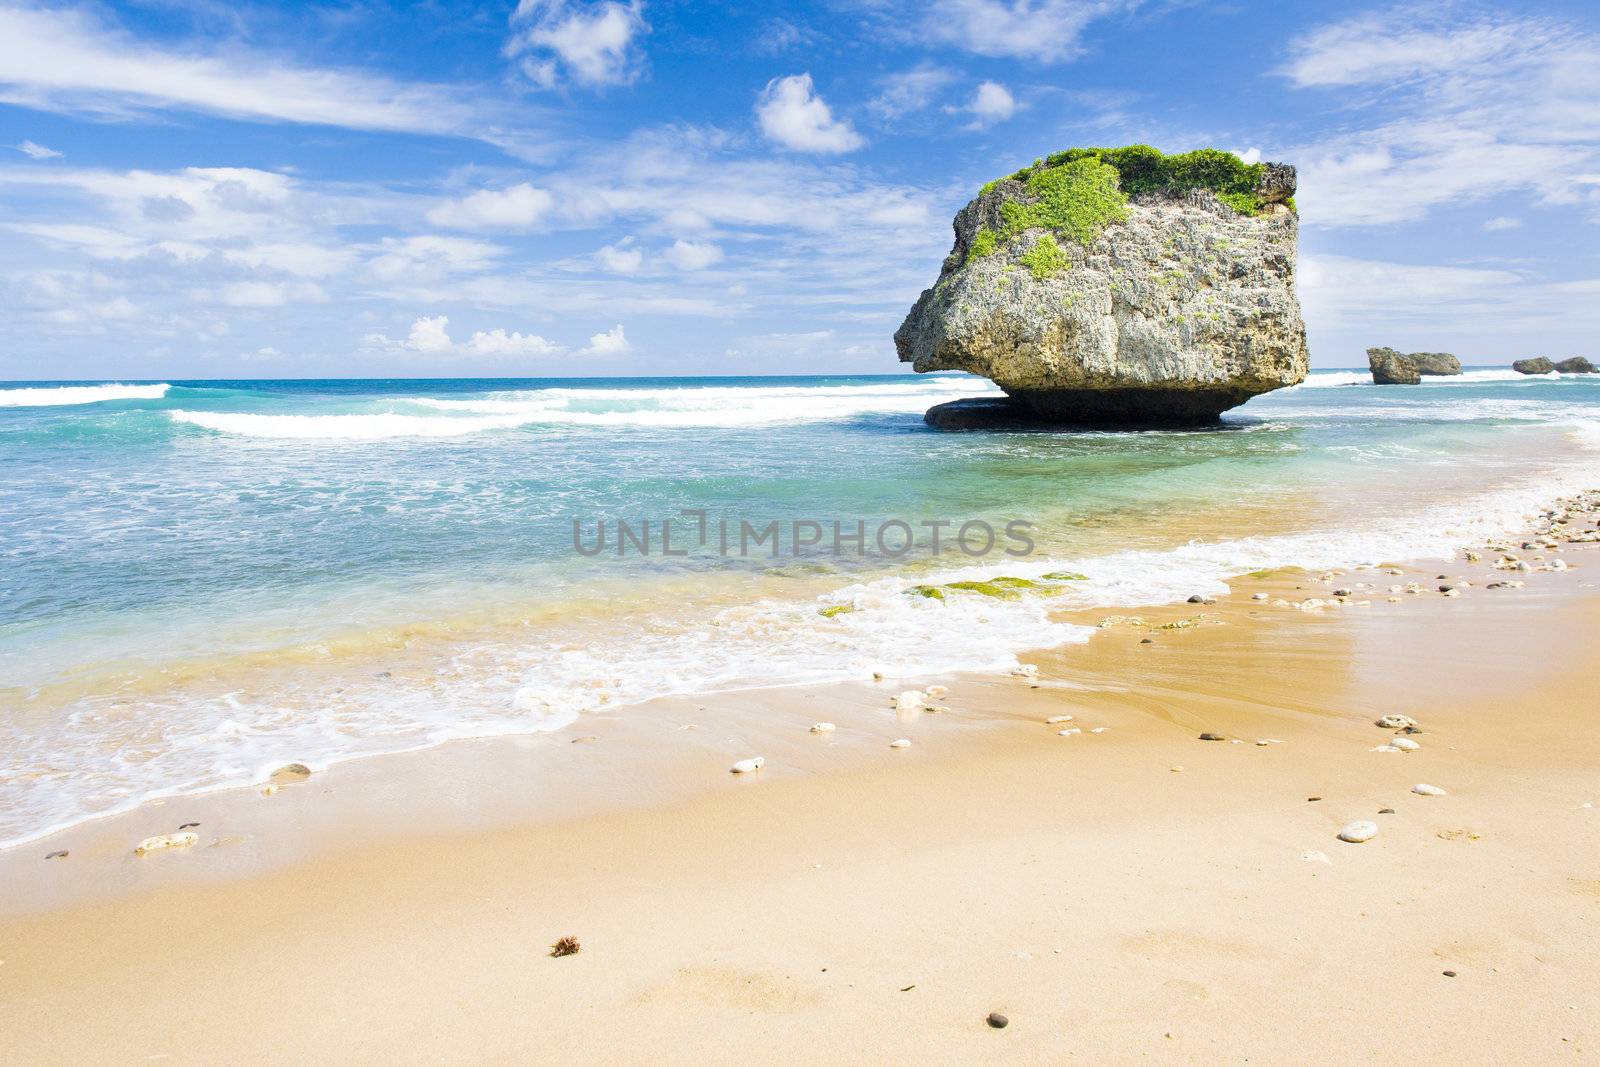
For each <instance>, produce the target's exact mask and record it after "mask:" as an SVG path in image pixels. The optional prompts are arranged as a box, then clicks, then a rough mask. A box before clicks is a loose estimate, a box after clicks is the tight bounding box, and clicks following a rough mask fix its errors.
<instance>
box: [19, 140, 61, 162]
mask: <svg viewBox="0 0 1600 1067" xmlns="http://www.w3.org/2000/svg"><path fill="white" fill-rule="evenodd" d="M11 147H12V148H15V149H16V150H17V151H18V152H21V153H22V154H23V155H25V156H27V157H28V158H29V159H60V158H61V153H60V152H57V151H56V150H55V149H54V148H46V147H45V146H44V145H42V144H35V143H34V142H33V141H23V142H22V143H21V144H14V145H12V146H11Z"/></svg>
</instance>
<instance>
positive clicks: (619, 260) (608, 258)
mask: <svg viewBox="0 0 1600 1067" xmlns="http://www.w3.org/2000/svg"><path fill="white" fill-rule="evenodd" d="M594 261H595V262H596V263H598V264H599V265H600V269H601V270H607V271H610V272H611V273H612V274H637V273H639V268H641V267H643V266H644V250H643V249H641V248H639V247H638V246H636V245H635V244H634V243H633V238H632V237H624V238H623V239H622V240H620V241H618V242H617V243H616V244H610V245H606V246H605V247H603V248H601V249H600V250H599V251H597V252H595V254H594Z"/></svg>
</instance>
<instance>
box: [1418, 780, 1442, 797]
mask: <svg viewBox="0 0 1600 1067" xmlns="http://www.w3.org/2000/svg"><path fill="white" fill-rule="evenodd" d="M1411 791H1412V792H1413V793H1415V794H1417V796H1419V797H1442V796H1444V795H1445V791H1444V790H1443V789H1440V788H1439V787H1438V786H1436V785H1429V784H1427V783H1426V782H1421V783H1418V784H1417V785H1414V786H1412V787H1411Z"/></svg>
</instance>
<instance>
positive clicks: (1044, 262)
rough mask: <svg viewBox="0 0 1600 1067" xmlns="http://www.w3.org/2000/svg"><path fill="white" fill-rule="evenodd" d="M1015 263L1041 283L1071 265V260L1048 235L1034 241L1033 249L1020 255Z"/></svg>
mask: <svg viewBox="0 0 1600 1067" xmlns="http://www.w3.org/2000/svg"><path fill="white" fill-rule="evenodd" d="M1017 262H1019V263H1021V264H1022V265H1023V266H1024V267H1027V268H1028V270H1030V271H1032V272H1033V277H1034V280H1035V281H1041V282H1042V281H1044V280H1045V279H1046V278H1049V277H1051V276H1053V275H1056V274H1060V273H1061V272H1062V271H1064V270H1066V269H1067V268H1068V267H1070V266H1071V265H1072V260H1071V259H1069V258H1067V254H1066V253H1065V252H1063V251H1062V250H1061V246H1060V245H1058V244H1056V240H1055V238H1054V237H1051V236H1050V235H1049V234H1045V235H1044V236H1043V237H1041V238H1039V239H1038V240H1037V241H1035V242H1034V244H1033V247H1032V248H1030V249H1028V250H1027V251H1026V252H1024V253H1022V255H1021V257H1019V259H1018V260H1017Z"/></svg>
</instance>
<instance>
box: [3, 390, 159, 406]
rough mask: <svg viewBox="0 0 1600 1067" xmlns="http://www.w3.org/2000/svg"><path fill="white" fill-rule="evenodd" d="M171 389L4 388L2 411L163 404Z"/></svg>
mask: <svg viewBox="0 0 1600 1067" xmlns="http://www.w3.org/2000/svg"><path fill="white" fill-rule="evenodd" d="M171 388H172V386H170V385H164V384H163V385H51V386H42V387H28V388H16V389H13V388H10V387H0V408H43V407H64V406H68V405H78V404H101V403H105V402H106V401H108V400H160V399H161V398H162V397H164V396H166V395H167V390H169V389H171Z"/></svg>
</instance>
